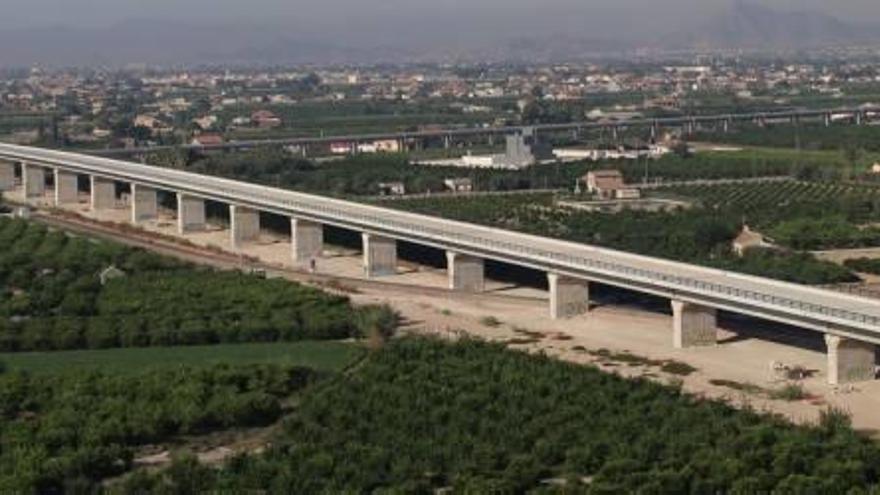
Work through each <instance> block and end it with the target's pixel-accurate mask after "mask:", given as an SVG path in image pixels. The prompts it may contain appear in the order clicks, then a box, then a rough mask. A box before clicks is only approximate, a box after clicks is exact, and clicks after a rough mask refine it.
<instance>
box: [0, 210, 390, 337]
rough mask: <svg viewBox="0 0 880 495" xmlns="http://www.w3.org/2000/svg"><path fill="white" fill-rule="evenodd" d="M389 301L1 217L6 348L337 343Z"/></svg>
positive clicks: (1, 316)
mask: <svg viewBox="0 0 880 495" xmlns="http://www.w3.org/2000/svg"><path fill="white" fill-rule="evenodd" d="M393 324H394V315H393V313H392V312H391V310H390V309H388V308H384V307H364V308H355V307H354V306H353V305H352V304H351V303H350V302H349V300H348V299H347V298H345V297H341V296H333V295H329V294H327V293H324V292H322V291H320V290H317V289H313V288H309V287H305V286H302V285H299V284H296V283H292V282H288V281H285V280H280V279H273V280H264V279H262V278H260V277H258V276H254V275H245V274H241V273H234V272H221V271H215V270H210V269H206V268H199V267H195V266H193V265H188V264H184V263H181V262H178V261H175V260H172V259H170V258H165V257H162V256H158V255H155V254H151V253H148V252H146V251H143V250H138V249H132V248H128V247H124V246H122V245H119V244H115V243H111V242H105V241H98V240H94V239H89V238H85V237H75V236H71V235H69V234H67V233H64V232H58V231H50V230H48V229H47V228H46V227H44V226H41V225H39V224H37V223H31V222H27V221H23V220H11V219H7V218H3V219H0V352H21V351H50V350H73V349H106V348H116V347H149V346H173V345H205V344H216V343H239V342H278V341H283V342H291V341H300V340H309V339H312V340H314V339H318V340H336V339H344V338H349V337H354V336H358V335H361V334H362V333H363V331H364V330H365V329H366V328H367V327H370V328H372V327H373V326H375V325H380V326H383V328H390V327H393Z"/></svg>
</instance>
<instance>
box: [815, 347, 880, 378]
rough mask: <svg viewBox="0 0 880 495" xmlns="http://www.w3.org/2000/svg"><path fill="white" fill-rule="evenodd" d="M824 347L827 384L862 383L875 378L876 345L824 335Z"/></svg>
mask: <svg viewBox="0 0 880 495" xmlns="http://www.w3.org/2000/svg"><path fill="white" fill-rule="evenodd" d="M825 345H826V346H827V347H828V383H829V384H831V385H838V384H844V383H853V382H864V381H869V380H873V379H874V378H875V377H876V376H877V371H876V370H877V367H876V348H877V346H876V345H874V344H871V343H869V342H861V341H858V340H855V339H850V338H846V337H839V336H837V335H825Z"/></svg>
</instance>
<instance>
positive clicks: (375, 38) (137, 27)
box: [0, 0, 880, 67]
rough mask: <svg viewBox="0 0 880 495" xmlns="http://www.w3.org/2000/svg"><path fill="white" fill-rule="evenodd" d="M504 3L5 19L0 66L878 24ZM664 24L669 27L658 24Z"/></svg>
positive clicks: (811, 31)
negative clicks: (332, 12) (200, 19)
mask: <svg viewBox="0 0 880 495" xmlns="http://www.w3.org/2000/svg"><path fill="white" fill-rule="evenodd" d="M505 12H506V11H505ZM506 13H507V14H509V15H510V17H509V18H508V17H501V18H499V17H498V14H497V13H496V12H495V11H492V12H489V13H484V14H483V15H482V16H480V15H476V16H471V17H467V16H465V17H462V16H460V15H459V13H458V12H457V11H455V12H444V13H442V15H443V16H446V17H442V16H441V14H440V13H438V14H437V15H438V16H440V17H438V18H436V19H434V18H432V22H431V23H430V24H429V25H426V24H425V22H426V21H425V19H424V16H422V17H420V18H418V19H416V20H413V22H409V23H408V22H403V21H400V20H398V22H397V23H396V24H394V23H391V25H389V21H387V20H384V19H383V20H380V21H376V22H373V23H365V25H362V26H361V25H356V26H349V25H344V26H342V27H337V28H336V29H335V30H334V29H323V28H322V27H321V26H310V25H309V24H308V23H307V22H305V21H301V22H299V23H294V24H284V23H282V22H281V21H278V22H276V23H275V24H271V23H270V24H266V23H264V24H259V23H252V22H241V23H239V22H231V21H230V22H227V23H220V24H198V23H192V22H181V21H169V20H131V21H126V22H121V23H118V24H115V25H111V26H107V27H100V28H69V27H43V28H28V29H14V30H7V31H0V66H7V67H8V66H31V65H34V64H38V65H51V66H73V65H76V66H81V65H92V66H96V65H105V66H124V65H127V64H132V63H145V64H153V65H177V64H187V65H198V64H204V65H214V64H251V65H287V64H307V63H322V64H370V63H389V62H391V63H398V62H436V61H441V62H461V61H469V62H493V61H525V62H533V61H544V62H546V61H566V60H579V59H596V58H601V57H619V56H621V54H624V53H631V52H632V50H633V49H636V48H639V49H646V48H647V49H655V50H660V51H662V50H664V49H677V50H680V49H690V48H750V49H768V50H772V49H779V48H786V49H788V48H812V47H816V46H822V45H829V44H853V43H865V42H874V41H878V40H880V26H868V25H861V24H858V23H853V22H845V21H842V20H840V19H837V18H835V17H833V16H830V15H827V14H822V13H818V12H806V11H781V10H775V9H770V8H767V7H763V6H760V5H756V4H754V3H749V2H748V1H746V0H736V1H735V2H734V3H733V4H731V5H730V6H729V7H728V8H726V9H724V10H723V11H722V12H720V13H718V14H716V15H714V16H712V15H711V11H707V12H706V13H705V14H704V13H701V14H700V15H699V16H697V17H695V16H696V14H693V15H688V14H687V13H682V14H681V18H680V19H678V18H675V19H672V18H670V15H671V16H672V17H674V13H670V12H666V13H665V14H664V16H663V17H662V18H663V19H664V20H663V21H662V22H661V21H657V22H655V23H653V24H652V23H650V22H649V23H648V24H650V25H647V26H646V25H643V24H644V21H640V22H642V24H638V23H635V21H632V25H630V24H627V23H629V22H630V21H627V20H620V19H618V20H617V21H615V22H614V23H609V25H608V26H605V27H604V28H603V29H598V30H597V29H587V28H584V27H582V24H586V23H591V22H592V24H591V25H593V26H595V25H596V23H597V22H598V21H596V19H597V18H598V17H595V18H594V14H595V12H594V10H593V7H591V6H590V5H589V2H584V4H583V5H581V6H579V7H577V8H573V9H571V10H565V11H562V12H556V11H554V12H546V13H542V14H541V15H538V16H536V17H535V18H534V21H535V22H534V23H533V24H534V25H532V24H530V22H528V21H529V20H530V19H529V18H528V16H529V15H531V16H535V14H534V12H532V11H528V12H526V11H522V12H521V11H512V12H506ZM658 15H659V14H658ZM524 16H525V17H524ZM696 19H702V20H696ZM677 20H678V21H679V22H680V23H681V24H683V25H681V26H679V25H677V24H678V23H677V22H676V21H677ZM416 21H418V22H416ZM273 22H274V21H273ZM508 23H509V26H508ZM615 23H616V24H615ZM618 24H620V25H619V26H618ZM449 26H455V28H454V29H455V31H454V32H453V31H450V30H449ZM670 32H672V33H674V34H667V35H663V34H661V33H670Z"/></svg>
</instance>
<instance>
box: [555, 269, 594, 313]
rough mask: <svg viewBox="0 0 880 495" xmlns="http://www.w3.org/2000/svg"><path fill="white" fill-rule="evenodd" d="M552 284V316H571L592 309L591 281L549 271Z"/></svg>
mask: <svg viewBox="0 0 880 495" xmlns="http://www.w3.org/2000/svg"><path fill="white" fill-rule="evenodd" d="M547 282H548V283H549V286H550V317H551V318H553V319H554V320H559V319H563V318H571V317H573V316H578V315H582V314H584V313H588V312H589V311H590V282H589V281H587V280H580V279H576V278H571V277H566V276H565V275H559V274H557V273H548V274H547Z"/></svg>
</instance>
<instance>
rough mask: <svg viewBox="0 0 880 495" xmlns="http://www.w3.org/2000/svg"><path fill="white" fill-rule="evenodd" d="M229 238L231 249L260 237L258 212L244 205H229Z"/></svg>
mask: <svg viewBox="0 0 880 495" xmlns="http://www.w3.org/2000/svg"><path fill="white" fill-rule="evenodd" d="M229 236H230V237H229V238H230V242H231V243H232V249H238V248H239V247H241V246H242V245H243V244H244V243H246V242H249V241H255V240H257V239H259V238H260V212H259V211H257V210H254V209H252V208H247V207H244V206H237V205H229Z"/></svg>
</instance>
